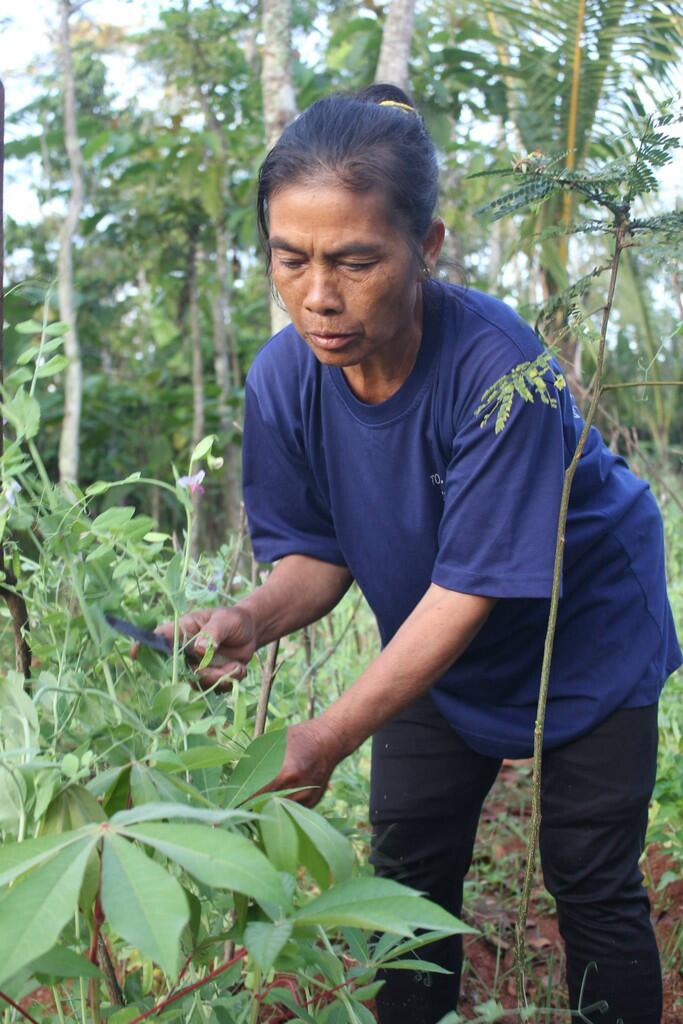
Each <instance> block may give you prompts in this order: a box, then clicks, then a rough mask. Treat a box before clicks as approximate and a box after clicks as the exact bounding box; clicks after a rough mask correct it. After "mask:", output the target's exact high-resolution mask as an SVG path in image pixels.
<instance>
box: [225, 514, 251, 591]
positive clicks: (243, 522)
mask: <svg viewBox="0 0 683 1024" xmlns="http://www.w3.org/2000/svg"><path fill="white" fill-rule="evenodd" d="M246 528H247V512H246V509H245V507H244V502H243V501H242V502H240V521H239V526H238V527H237V543H236V545H235V557H234V558H233V561H232V565H231V566H230V577H229V579H228V583H227V586H226V588H225V596H226V597H227V598H229V597H230V591H231V590H232V585H233V583H234V582H235V576H236V575H237V566H238V565H239V561H240V555H241V554H242V544H243V542H244V534H245V531H246Z"/></svg>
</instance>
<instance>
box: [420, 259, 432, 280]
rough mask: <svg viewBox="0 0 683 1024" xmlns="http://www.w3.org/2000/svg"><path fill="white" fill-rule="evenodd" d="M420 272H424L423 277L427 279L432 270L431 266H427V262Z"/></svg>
mask: <svg viewBox="0 0 683 1024" xmlns="http://www.w3.org/2000/svg"><path fill="white" fill-rule="evenodd" d="M420 273H421V274H422V277H423V278H424V279H425V281H426V280H427V278H428V277H429V276H430V274H431V271H430V269H429V267H428V266H427V264H426V263H423V264H422V270H421V271H420Z"/></svg>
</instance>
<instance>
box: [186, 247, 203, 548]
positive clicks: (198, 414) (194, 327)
mask: <svg viewBox="0 0 683 1024" xmlns="http://www.w3.org/2000/svg"><path fill="white" fill-rule="evenodd" d="M188 296H189V319H190V344H191V346H192V447H193V448H194V446H195V445H197V444H199V442H200V441H201V439H202V438H203V437H204V431H205V425H204V368H203V360H202V332H201V327H200V323H199V297H198V294H197V245H196V240H195V237H192V236H191V237H190V251H189V258H188ZM201 497H202V495H201V490H199V489H197V490H195V491H194V493H193V494H192V511H193V518H194V531H193V533H192V544H191V554H192V557H193V558H198V556H199V550H200V548H199V540H200V532H201V530H200V525H201V507H202V506H201Z"/></svg>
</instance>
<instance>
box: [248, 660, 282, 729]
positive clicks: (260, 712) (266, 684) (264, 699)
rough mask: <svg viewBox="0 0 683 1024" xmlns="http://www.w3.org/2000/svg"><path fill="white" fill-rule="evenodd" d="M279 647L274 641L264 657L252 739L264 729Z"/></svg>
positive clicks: (276, 667) (276, 668)
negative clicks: (264, 661)
mask: <svg viewBox="0 0 683 1024" xmlns="http://www.w3.org/2000/svg"><path fill="white" fill-rule="evenodd" d="M279 647H280V641H279V640H274V641H273V642H272V644H268V648H267V650H268V655H267V657H266V663H265V665H264V666H263V672H262V674H261V692H260V694H259V700H258V708H257V709H256V723H255V725H254V739H256V737H257V736H262V735H263V733H264V731H265V728H266V717H267V715H268V702H269V701H270V691H271V690H272V689H273V681H274V679H275V676H276V675H277V672H278V667H279V666H276V664H275V663H276V661H277V652H278V650H279Z"/></svg>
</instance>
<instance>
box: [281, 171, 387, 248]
mask: <svg viewBox="0 0 683 1024" xmlns="http://www.w3.org/2000/svg"><path fill="white" fill-rule="evenodd" d="M268 220H269V239H270V243H271V247H275V245H276V242H280V241H285V242H290V243H292V244H294V242H293V238H294V237H295V236H299V237H302V236H310V235H311V234H313V235H315V236H321V237H322V236H327V237H329V238H330V239H334V238H337V240H338V241H339V243H340V244H341V243H343V244H345V245H346V244H350V243H351V242H355V243H357V244H358V245H369V244H374V245H376V244H377V242H378V241H381V240H386V241H389V240H390V239H391V238H393V237H395V236H396V235H398V234H400V232H398V230H397V228H396V226H395V225H394V223H393V222H392V219H391V217H390V216H389V211H388V209H387V202H386V197H385V195H384V193H383V192H381V191H380V190H378V189H373V190H370V191H364V192H358V191H352V190H351V189H348V188H345V187H344V186H343V185H342V184H340V183H338V182H335V183H332V182H322V183H321V182H305V183H303V182H302V183H296V184H293V185H288V186H287V187H286V188H282V189H279V190H278V191H277V192H276V193H275V195H273V196H272V197H271V199H270V202H269V207H268ZM285 248H286V246H285Z"/></svg>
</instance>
